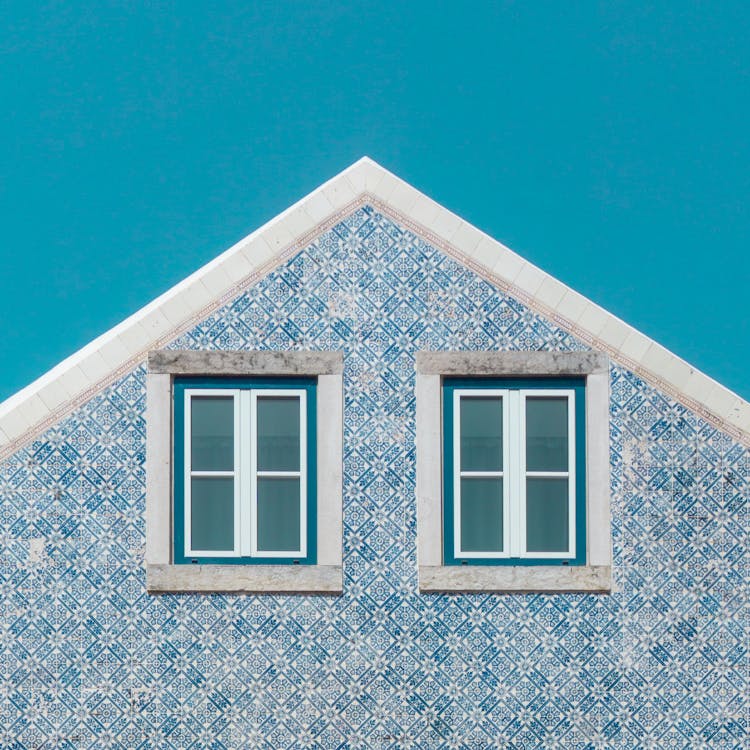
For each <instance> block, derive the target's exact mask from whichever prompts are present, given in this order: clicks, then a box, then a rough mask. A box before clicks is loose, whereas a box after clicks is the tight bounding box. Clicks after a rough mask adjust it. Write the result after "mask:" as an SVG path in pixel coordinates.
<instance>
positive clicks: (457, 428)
mask: <svg viewBox="0 0 750 750" xmlns="http://www.w3.org/2000/svg"><path fill="white" fill-rule="evenodd" d="M452 391H453V404H452V411H453V417H452V423H453V435H452V454H453V477H452V483H453V487H452V490H453V519H452V520H453V540H452V541H453V557H454V558H456V559H466V560H472V559H474V560H493V559H496V560H510V559H519V560H536V559H539V560H567V559H573V558H575V557H576V542H577V540H576V521H577V519H576V505H577V503H576V498H577V492H576V403H575V390H574V389H572V388H492V387H486V386H484V387H481V388H472V387H453V389H452ZM488 396H496V397H499V398H501V399H502V404H503V415H502V420H503V425H502V434H503V467H502V468H503V470H502V471H491V472H476V471H468V472H467V471H462V470H461V400H462V399H463V398H472V397H473V398H481V397H488ZM534 397H540V398H544V397H553V398H565V399H566V400H567V430H568V433H567V437H568V456H567V470H566V471H529V470H527V468H526V467H527V457H526V451H527V446H526V401H527V399H528V398H534ZM469 477H487V478H490V477H492V478H502V480H503V490H502V498H503V549H502V551H501V552H491V551H490V552H475V551H468V550H467V551H465V550H463V549H462V546H461V536H462V534H461V516H462V512H461V510H462V498H461V479H462V478H469ZM529 478H560V479H563V478H564V479H567V480H568V493H567V520H568V546H567V549H566V550H563V551H553V552H538V551H534V550H532V551H529V550H528V549H527V534H526V532H527V479H529Z"/></svg>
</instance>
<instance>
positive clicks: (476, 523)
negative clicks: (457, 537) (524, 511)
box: [461, 477, 503, 552]
mask: <svg viewBox="0 0 750 750" xmlns="http://www.w3.org/2000/svg"><path fill="white" fill-rule="evenodd" d="M461 549H462V550H463V551H464V552H502V550H503V480H502V478H501V477H498V478H496V479H494V478H493V479H484V478H482V479H478V478H471V479H462V480H461Z"/></svg>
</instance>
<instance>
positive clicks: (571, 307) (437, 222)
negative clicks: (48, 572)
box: [0, 157, 750, 459]
mask: <svg viewBox="0 0 750 750" xmlns="http://www.w3.org/2000/svg"><path fill="white" fill-rule="evenodd" d="M365 204H370V205H372V206H374V207H375V208H376V209H377V210H378V211H381V212H382V213H384V214H386V215H388V216H389V217H390V218H392V219H393V220H394V221H396V222H397V223H398V224H400V225H401V226H402V227H404V228H407V229H409V230H411V231H412V232H414V233H415V234H417V235H419V236H420V237H422V238H423V239H425V240H427V241H428V242H430V243H431V244H432V245H434V246H435V247H437V248H440V249H441V250H442V251H443V252H445V253H447V254H448V255H450V256H451V257H453V258H455V259H456V260H458V261H460V262H461V263H463V264H465V265H467V266H468V267H470V268H471V269H473V270H474V271H475V272H477V273H478V274H479V275H481V276H482V277H484V278H486V279H487V280H488V281H490V282H491V283H492V284H494V285H495V286H497V287H498V288H499V289H501V290H503V291H505V292H507V293H508V294H509V295H511V296H513V297H515V298H517V299H518V300H519V301H521V302H523V303H525V304H526V305H528V306H529V307H530V308H531V309H533V310H534V311H536V312H538V313H540V314H541V315H543V316H545V317H547V318H549V319H550V320H552V321H554V322H555V323H556V324H558V325H560V326H561V327H562V328H564V329H566V330H568V331H570V332H571V333H572V334H574V335H575V336H577V337H578V338H580V339H581V340H582V341H583V342H584V343H586V344H588V345H589V346H591V347H592V348H594V349H598V350H600V351H604V352H607V353H608V354H609V355H610V356H611V357H612V359H614V360H615V361H617V362H618V363H620V364H622V365H624V366H625V367H627V368H628V369H630V370H631V371H633V372H635V373H636V374H637V375H639V376H640V377H642V378H644V379H645V380H646V381H648V382H650V383H652V384H653V385H655V386H657V387H659V388H660V389H662V390H663V391H664V392H665V393H667V394H668V395H670V396H672V397H673V398H675V399H676V400H677V401H679V402H681V403H683V404H684V405H685V406H687V407H688V408H690V409H692V410H693V411H695V412H696V413H697V414H699V415H701V416H702V417H704V418H705V419H707V420H708V421H709V422H711V423H712V424H714V425H716V426H717V427H719V428H721V429H722V430H724V431H726V432H727V433H728V434H730V435H731V436H732V437H734V438H736V439H739V440H742V441H743V442H745V443H750V404H749V403H748V402H746V401H745V400H744V399H742V398H740V397H739V396H738V395H737V394H735V393H733V392H732V391H730V390H728V389H727V388H725V387H724V386H722V385H721V384H719V383H717V382H716V381H715V380H713V379H712V378H709V377H708V376H707V375H704V374H703V373H702V372H699V371H698V370H696V369H695V368H693V367H691V366H690V365H689V364H688V363H687V362H685V361H684V360H682V359H680V358H679V357H677V356H676V355H675V354H672V353H671V352H670V351H668V350H667V349H665V348H664V347H662V346H661V345H659V344H657V343H656V342H654V341H653V340H652V339H650V338H648V337H647V336H645V335H644V334H642V333H640V332H639V331H636V330H635V329H634V328H632V327H631V326H629V325H627V324H626V323H624V322H623V321H621V320H620V319H619V318H617V317H616V316H614V315H612V314H611V313H608V312H607V311H605V310H603V309H602V308H601V307H599V306H598V305H596V304H594V303H593V302H591V301H590V300H588V299H586V298H585V297H583V296H582V295H580V294H578V293H577V292H575V291H573V290H572V289H570V288H569V287H567V286H565V284H562V283H561V282H559V281H557V280H556V279H554V278H553V277H551V276H550V275H549V274H547V273H545V272H544V271H542V270H540V269H539V268H537V267H536V266H534V265H533V264H531V263H529V262H528V261H526V260H524V259H523V258H521V257H520V256H519V255H517V254H516V253H514V252H513V251H512V250H510V249H508V248H507V247H505V246H504V245H502V244H501V243H499V242H497V241H496V240H494V239H492V238H491V237H489V236H487V235H486V234H484V233H483V232H481V231H479V230H478V229H476V228H475V227H473V226H472V225H471V224H468V223H467V222H465V221H463V220H462V219H461V218H460V217H458V216H456V215H455V214H453V213H451V212H450V211H448V210H447V209H445V208H443V207H442V206H440V205H439V204H438V203H436V202H435V201H433V200H431V199H430V198H428V197H427V196H425V195H423V194H422V193H420V192H419V191H418V190H416V189H415V188H413V187H412V186H411V185H408V184H407V183H406V182H404V181H403V180H401V179H399V178H398V177H396V176H395V175H393V174H391V173H390V172H388V171H387V170H386V169H384V168H383V167H381V166H380V165H379V164H376V163H375V162H374V161H372V160H371V159H369V158H367V157H365V158H362V159H360V160H359V161H357V162H356V163H355V164H353V165H352V166H351V167H349V168H348V169H346V170H344V171H343V172H341V173H340V174H338V175H337V176H336V177H334V178H333V179H331V180H329V181H328V182H326V183H325V184H323V185H321V186H320V187H319V188H317V189H316V190H314V191H313V192H312V193H310V194H309V195H308V196H306V197H305V198H303V199H302V200H301V201H299V202H298V203H296V204H294V205H293V206H291V207H290V208H289V209H287V210H286V211H284V212H283V213H281V214H279V215H278V216H277V217H276V218H274V219H272V220H271V221H269V222H268V223H267V224H265V225H264V226H262V227H260V229H258V230H256V231H255V232H253V233H252V234H250V235H248V236H247V237H245V239H243V240H241V241H240V242H238V243H237V244H236V245H234V246H233V247H231V248H229V249H228V250H226V251H225V252H224V253H222V254H221V255H219V256H218V257H217V258H215V259H214V260H213V261H211V262H210V263H208V264H207V265H205V266H203V268H201V269H199V270H198V271H196V272H195V273H194V274H192V275H191V276H189V277H188V278H186V279H185V280H184V281H182V282H181V283H179V284H177V285H176V286H174V287H173V288H172V289H170V290H169V291H167V292H166V293H165V294H162V295H161V296H160V297H158V298H157V299H155V300H154V301H153V302H151V303H150V304H149V305H146V307H144V308H143V309H141V310H139V311H138V312H137V313H135V314H134V315H131V316H130V317H129V318H127V319H126V320H124V321H123V322H122V323H120V324H119V325H117V326H115V327H114V328H112V329H111V330H110V331H108V332H107V333H105V334H103V335H101V336H99V337H98V338H96V339H95V340H94V341H92V342H91V343H90V344H88V345H87V346H85V347H84V348H83V349H81V350H80V351H78V352H76V353H75V354H73V355H72V356H70V357H68V358H67V359H65V360H63V361H62V362H61V363H60V364H59V365H57V366H56V367H54V368H53V369H52V370H50V371H49V372H48V373H46V374H45V375H43V376H42V377H41V378H39V379H38V380H36V381H34V382H33V383H31V384H30V385H28V386H27V387H26V388H24V389H23V390H21V391H19V392H18V393H16V394H15V395H14V396H11V397H10V398H8V399H7V400H6V401H4V402H3V403H2V404H0V459H2V458H5V457H7V456H8V455H10V454H11V453H12V452H14V451H16V450H17V449H18V448H20V447H21V446H22V445H24V444H25V443H27V442H28V441H30V440H31V439H33V438H34V437H36V436H37V435H38V434H39V433H41V432H42V431H43V430H44V429H46V428H48V427H51V426H53V425H54V424H56V423H57V422H59V421H60V420H61V419H62V418H63V417H65V416H66V415H67V414H69V413H70V412H71V411H73V410H74V409H75V408H77V407H78V406H80V405H81V404H83V403H84V402H86V401H87V400H88V399H90V398H91V397H92V396H93V395H94V394H95V393H97V392H99V391H100V390H102V389H103V388H105V387H106V386H108V385H109V384H111V383H112V382H114V381H115V380H117V379H118V378H119V377H121V376H123V375H125V374H126V373H128V372H130V371H131V370H133V369H134V368H135V367H137V366H138V365H139V364H141V363H143V362H144V361H145V359H146V355H147V352H148V351H149V350H151V349H157V348H163V347H164V346H166V345H167V344H168V343H169V342H170V341H172V340H174V339H175V338H176V337H177V336H179V335H180V334H181V333H182V332H184V331H186V330H188V329H189V328H191V327H192V326H193V325H195V324H196V323H198V322H199V321H201V320H203V319H204V318H206V317H207V316H208V315H210V314H211V313H212V312H214V311H215V310H217V309H218V308H219V307H221V306H222V305H224V304H226V303H227V302H229V301H230V300H231V299H233V298H234V297H236V296H237V295H238V294H239V293H241V292H242V290H244V289H245V288H247V287H248V286H249V285H251V284H253V283H255V282H257V281H258V280H259V279H260V278H262V277H263V276H265V275H266V274H267V273H269V272H270V271H271V270H272V269H273V268H275V267H277V266H278V265H280V264H282V263H283V262H284V261H286V260H287V259H289V258H290V257H292V256H293V255H294V254H295V253H297V252H298V251H299V250H300V249H301V248H303V247H305V246H306V245H307V244H309V243H310V242H311V241H312V240H313V239H315V238H316V237H317V236H318V235H320V234H321V233H322V232H325V231H326V230H328V229H330V228H331V227H332V226H334V225H335V224H337V223H338V222H339V221H340V220H341V219H342V218H343V217H345V216H346V215H348V214H349V213H351V212H352V211H353V210H355V209H356V208H358V207H359V206H362V205H365Z"/></svg>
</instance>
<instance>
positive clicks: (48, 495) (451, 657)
mask: <svg viewBox="0 0 750 750" xmlns="http://www.w3.org/2000/svg"><path fill="white" fill-rule="evenodd" d="M173 345H174V346H175V347H177V348H204V349H211V348H221V349H239V348H271V349H289V348H319V349H343V350H344V351H345V353H346V361H345V443H344V447H345V457H344V462H345V466H344V469H345V485H344V492H345V497H344V533H345V539H344V552H345V560H344V564H345V590H344V595H343V596H341V597H330V598H326V597H286V596H223V595H208V596H196V595H189V596H187V595H182V596H160V597H155V596H149V595H148V594H146V593H145V587H144V572H143V569H142V562H143V559H142V558H143V546H144V519H143V512H144V479H145V477H144V467H143V462H144V454H145V431H144V406H145V395H144V371H143V369H138V370H136V371H135V372H133V373H131V374H129V375H127V376H126V377H124V378H123V379H122V380H120V381H119V382H118V383H116V384H115V385H114V386H112V387H111V388H109V389H107V391H106V392H104V393H102V394H100V395H98V396H96V397H94V398H93V399H92V400H91V401H90V402H89V403H88V404H86V405H85V406H84V407H82V408H81V409H79V410H78V411H77V412H76V413H75V414H73V415H72V416H71V417H70V418H68V419H66V420H65V421H64V422H63V423H61V424H60V425H59V426H58V427H57V428H55V429H52V430H50V431H49V432H47V434H46V435H45V436H44V438H43V439H40V440H37V441H36V442H34V443H33V444H32V445H29V446H28V447H27V448H25V449H23V450H22V451H20V452H19V453H17V454H15V455H14V456H12V457H11V458H10V459H9V460H7V461H6V462H4V463H3V464H2V465H0V547H1V548H2V555H0V678H1V679H0V748H13V750H31V748H38V749H41V748H44V750H47V748H68V749H69V748H91V750H94V748H96V749H97V750H98V749H99V748H117V749H118V750H120V749H122V750H132V749H133V748H137V749H138V750H146V749H148V750H152V749H153V750H156V749H161V748H165V749H166V748H168V749H169V750H177V749H180V750H182V749H187V748H191V749H194V748H195V749H197V748H210V749H211V750H223V749H226V750H231V749H233V748H295V749H296V748H320V749H321V750H330V749H332V748H346V749H347V750H355V749H356V748H393V749H396V748H404V749H406V748H430V749H433V748H446V749H447V748H450V749H452V750H477V749H479V748H517V749H519V750H520V749H524V750H525V749H526V748H574V749H577V750H593V749H595V748H748V747H750V739H749V737H750V735H749V734H748V730H749V727H748V723H749V718H748V717H749V715H750V699H749V696H748V686H749V685H750V675H749V674H748V672H749V670H748V655H747V644H748V584H747V576H748V526H749V525H750V524H749V523H748V507H749V505H750V503H749V502H748V501H749V500H750V453H749V451H748V449H747V448H746V447H743V446H741V445H739V444H737V443H735V442H733V441H732V440H731V439H729V438H728V437H727V436H726V435H725V434H723V433H721V432H720V431H718V430H716V429H715V428H713V427H711V426H709V425H707V424H706V423H705V422H703V421H702V420H701V419H699V418H698V417H696V416H695V415H693V414H691V413H690V412H688V411H687V410H686V409H685V408H683V407H681V406H679V405H677V404H675V403H674V402H673V401H671V400H670V399H668V398H667V397H665V396H664V395H663V394H661V393H660V392H659V391H657V390H655V389H653V388H652V387H649V386H648V385H647V384H645V383H644V382H642V381H641V380H639V379H638V378H637V377H635V376H634V375H633V374H632V373H629V372H627V371H625V370H623V369H621V368H617V367H614V368H613V369H612V373H611V388H612V398H611V420H612V421H611V437H612V492H613V495H612V497H613V535H614V566H615V568H614V569H615V580H616V590H615V592H614V593H613V594H612V595H611V596H585V595H558V596H519V595H506V596H498V595H472V596H464V595H462V596H434V595H429V596H426V595H420V594H418V593H417V577H416V533H417V529H416V521H415V497H414V432H415V430H414V390H413V389H414V353H415V351H417V350H419V349H455V348H470V349H554V350H576V349H583V348H584V347H583V345H582V344H581V343H580V342H578V341H577V340H575V339H574V338H573V337H572V336H570V335H568V334H566V333H565V332H564V331H562V330H560V329H559V328H558V327H556V326H555V325H553V324H552V323H551V322H549V321H547V320H544V319H543V318H541V317H540V316H538V315H535V314H534V313H532V312H531V311H530V310H529V309H528V308H526V307H524V306H523V305H522V304H520V303H518V302H517V301H515V300H513V299H511V298H509V297H507V296H503V295H502V294H499V293H498V292H497V290H495V289H493V288H492V287H491V286H490V285H489V284H488V283H487V282H486V281H484V280H482V279H481V278H479V277H478V276H477V275H476V274H474V273H473V272H471V271H469V270H468V269H466V268H464V267H462V266H460V265H459V264H457V263H456V262H455V261H452V260H450V259H448V258H447V257H446V256H444V255H443V254H442V253H440V252H439V251H437V250H436V249H434V248H433V247H431V246H430V245H428V244H427V243H425V242H424V241H422V240H420V239H418V238H417V237H415V236H414V235H412V234H410V233H409V232H405V231H402V230H401V229H399V227H398V226H395V225H394V224H393V223H392V222H391V221H389V220H387V219H386V218H384V217H383V216H381V215H379V214H378V213H377V212H376V211H374V210H373V209H372V208H369V207H365V208H363V209H360V210H357V211H356V212H354V213H353V214H352V215H351V216H349V217H348V218H347V219H346V220H344V221H342V222H341V223H339V224H338V225H337V226H335V227H334V228H333V229H332V230H331V231H329V232H327V233H325V234H324V235H322V236H321V237H319V238H318V239H317V240H316V241H315V242H313V243H312V244H311V245H309V247H307V248H306V249H305V250H304V251H302V252H300V253H299V254H298V255H296V256H295V257H294V258H292V259H291V260H290V261H289V262H288V263H286V264H285V265H284V266H283V267H281V268H279V269H278V270H277V271H275V272H274V273H272V274H271V275H270V276H268V277H267V278H265V279H263V280H262V281H261V282H260V283H258V284H257V285H256V286H255V287H253V288H252V289H250V290H249V291H248V292H247V293H245V294H242V295H240V296H239V297H238V298H237V299H235V300H234V301H233V302H232V303H231V304H229V305H228V306H227V307H225V308H224V309H222V310H221V311H219V312H217V313H216V314H214V315H212V316H211V317H209V318H208V319H207V320H205V321H203V322H202V323H201V324H200V325H199V326H197V327H196V328H195V329H193V330H192V331H190V332H189V333H187V334H185V335H183V336H182V337H181V338H180V340H178V341H176V342H174V344H173Z"/></svg>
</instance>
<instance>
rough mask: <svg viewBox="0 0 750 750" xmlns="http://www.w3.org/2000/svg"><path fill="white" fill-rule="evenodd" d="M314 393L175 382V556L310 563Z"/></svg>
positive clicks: (288, 386)
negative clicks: (180, 437)
mask: <svg viewBox="0 0 750 750" xmlns="http://www.w3.org/2000/svg"><path fill="white" fill-rule="evenodd" d="M315 391H316V383H315V381H314V380H311V379H309V378H307V379H286V378H270V379H264V380H261V379H254V380H253V379H242V380H237V379H234V378H226V379H212V380H208V381H205V380H201V379H195V378H180V379H176V380H175V383H174V415H175V427H174V432H175V435H176V436H181V435H184V440H180V439H176V440H175V441H174V450H175V495H174V504H175V518H176V522H175V528H174V533H175V542H174V557H175V563H177V564H183V563H187V564H196V563H224V564H232V563H242V564H259V563H269V564H273V563H276V564H279V563H289V564H313V563H315V552H316V549H315V541H316V539H315V531H316V525H317V524H316V515H315V500H316V492H315V475H316V459H315V442H316V441H315Z"/></svg>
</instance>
